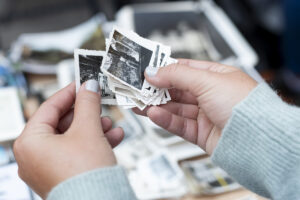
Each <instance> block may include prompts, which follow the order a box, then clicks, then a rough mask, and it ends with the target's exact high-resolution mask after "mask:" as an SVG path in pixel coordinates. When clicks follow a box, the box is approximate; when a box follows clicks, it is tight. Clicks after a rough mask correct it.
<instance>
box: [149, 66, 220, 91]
mask: <svg viewBox="0 0 300 200" xmlns="http://www.w3.org/2000/svg"><path fill="white" fill-rule="evenodd" d="M213 75H214V73H213V72H210V71H208V70H203V69H199V68H198V69H197V68H195V67H190V66H187V65H183V64H172V65H169V66H166V67H163V68H160V69H159V70H158V71H157V72H156V71H154V70H153V68H151V67H148V68H146V73H145V77H146V80H147V81H148V82H149V83H151V84H152V85H154V86H156V87H159V88H173V87H174V88H176V89H178V90H183V91H189V92H191V93H192V94H193V95H195V96H196V95H198V91H199V89H200V90H201V87H202V86H205V84H208V80H209V79H210V78H212V76H213ZM199 87H200V88H199Z"/></svg>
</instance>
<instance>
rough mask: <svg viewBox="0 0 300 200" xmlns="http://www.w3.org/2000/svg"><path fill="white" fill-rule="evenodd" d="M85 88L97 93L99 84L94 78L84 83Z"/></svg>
mask: <svg viewBox="0 0 300 200" xmlns="http://www.w3.org/2000/svg"><path fill="white" fill-rule="evenodd" d="M85 89H86V90H88V91H91V92H95V93H98V92H99V90H100V86H99V83H98V81H96V80H88V81H87V82H86V83H85Z"/></svg>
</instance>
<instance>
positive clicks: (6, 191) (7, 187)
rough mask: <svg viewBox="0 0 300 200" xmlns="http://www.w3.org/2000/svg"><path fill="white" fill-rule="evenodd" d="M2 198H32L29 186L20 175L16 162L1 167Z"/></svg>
mask: <svg viewBox="0 0 300 200" xmlns="http://www.w3.org/2000/svg"><path fill="white" fill-rule="evenodd" d="M0 199H31V195H30V189H29V187H27V185H26V184H25V183H24V182H23V181H22V180H21V179H20V178H19V176H18V166H17V164H16V163H13V164H9V165H5V166H2V167H0Z"/></svg>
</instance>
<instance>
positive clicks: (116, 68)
mask: <svg viewBox="0 0 300 200" xmlns="http://www.w3.org/2000/svg"><path fill="white" fill-rule="evenodd" d="M170 55H171V49H170V47H168V46H165V45H163V44H160V43H157V42H153V41H150V40H148V39H145V38H142V37H140V36H139V35H137V34H136V33H134V32H132V31H126V30H121V29H119V28H116V27H114V28H113V30H112V32H111V34H110V38H109V39H107V40H106V52H104V51H91V50H83V49H76V50H75V52H74V57H75V66H76V72H75V76H76V87H77V90H78V89H79V87H80V85H81V84H83V83H84V82H85V81H87V80H89V79H95V80H97V81H99V84H100V87H101V96H102V102H101V103H102V104H110V105H120V106H123V107H124V108H133V107H138V108H139V109H141V110H143V109H144V108H146V107H147V106H148V105H160V104H166V103H167V102H168V101H170V100H171V97H170V94H169V92H168V90H167V89H160V88H156V87H154V86H153V85H151V84H150V83H148V82H147V81H146V79H145V77H144V72H145V70H146V68H147V67H152V68H160V67H164V66H166V65H169V64H172V63H176V62H177V60H175V59H173V58H171V57H170Z"/></svg>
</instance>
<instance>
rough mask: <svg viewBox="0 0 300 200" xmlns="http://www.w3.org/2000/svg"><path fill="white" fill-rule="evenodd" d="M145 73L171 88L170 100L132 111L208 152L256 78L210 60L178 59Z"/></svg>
mask: <svg viewBox="0 0 300 200" xmlns="http://www.w3.org/2000/svg"><path fill="white" fill-rule="evenodd" d="M145 77H146V79H147V81H148V82H149V83H151V84H152V85H154V86H157V87H159V88H172V89H170V90H169V91H170V94H171V97H172V101H171V102H169V103H168V104H166V105H161V106H153V107H149V108H147V109H145V110H144V111H140V110H138V109H134V112H135V113H137V114H140V115H144V116H148V117H149V118H150V119H151V120H152V121H153V122H154V123H155V124H157V125H159V126H161V127H162V128H164V129H166V130H168V131H170V132H172V133H174V134H176V135H178V136H181V137H183V138H184V139H186V140H188V141H190V142H192V143H194V144H197V145H199V146H200V147H201V148H202V149H204V150H206V152H207V153H208V154H212V153H213V150H214V149H215V147H216V146H217V143H218V140H219V138H220V137H221V133H222V129H223V128H224V126H225V124H226V123H227V121H228V119H229V118H230V116H231V112H232V109H233V107H234V106H235V105H237V104H238V103H239V102H241V101H242V100H243V99H244V98H245V97H247V95H248V94H249V93H250V91H251V90H252V89H254V88H255V87H256V85H257V82H256V81H255V80H253V79H252V78H251V77H249V76H248V75H247V74H245V73H244V72H242V71H241V70H239V69H237V68H234V67H230V66H225V65H221V64H218V63H212V62H203V61H195V60H187V59H181V60H179V63H178V64H173V65H170V66H166V67H164V68H161V69H160V70H159V71H158V72H156V71H153V69H152V70H151V68H149V69H148V68H147V70H146V73H145Z"/></svg>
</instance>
